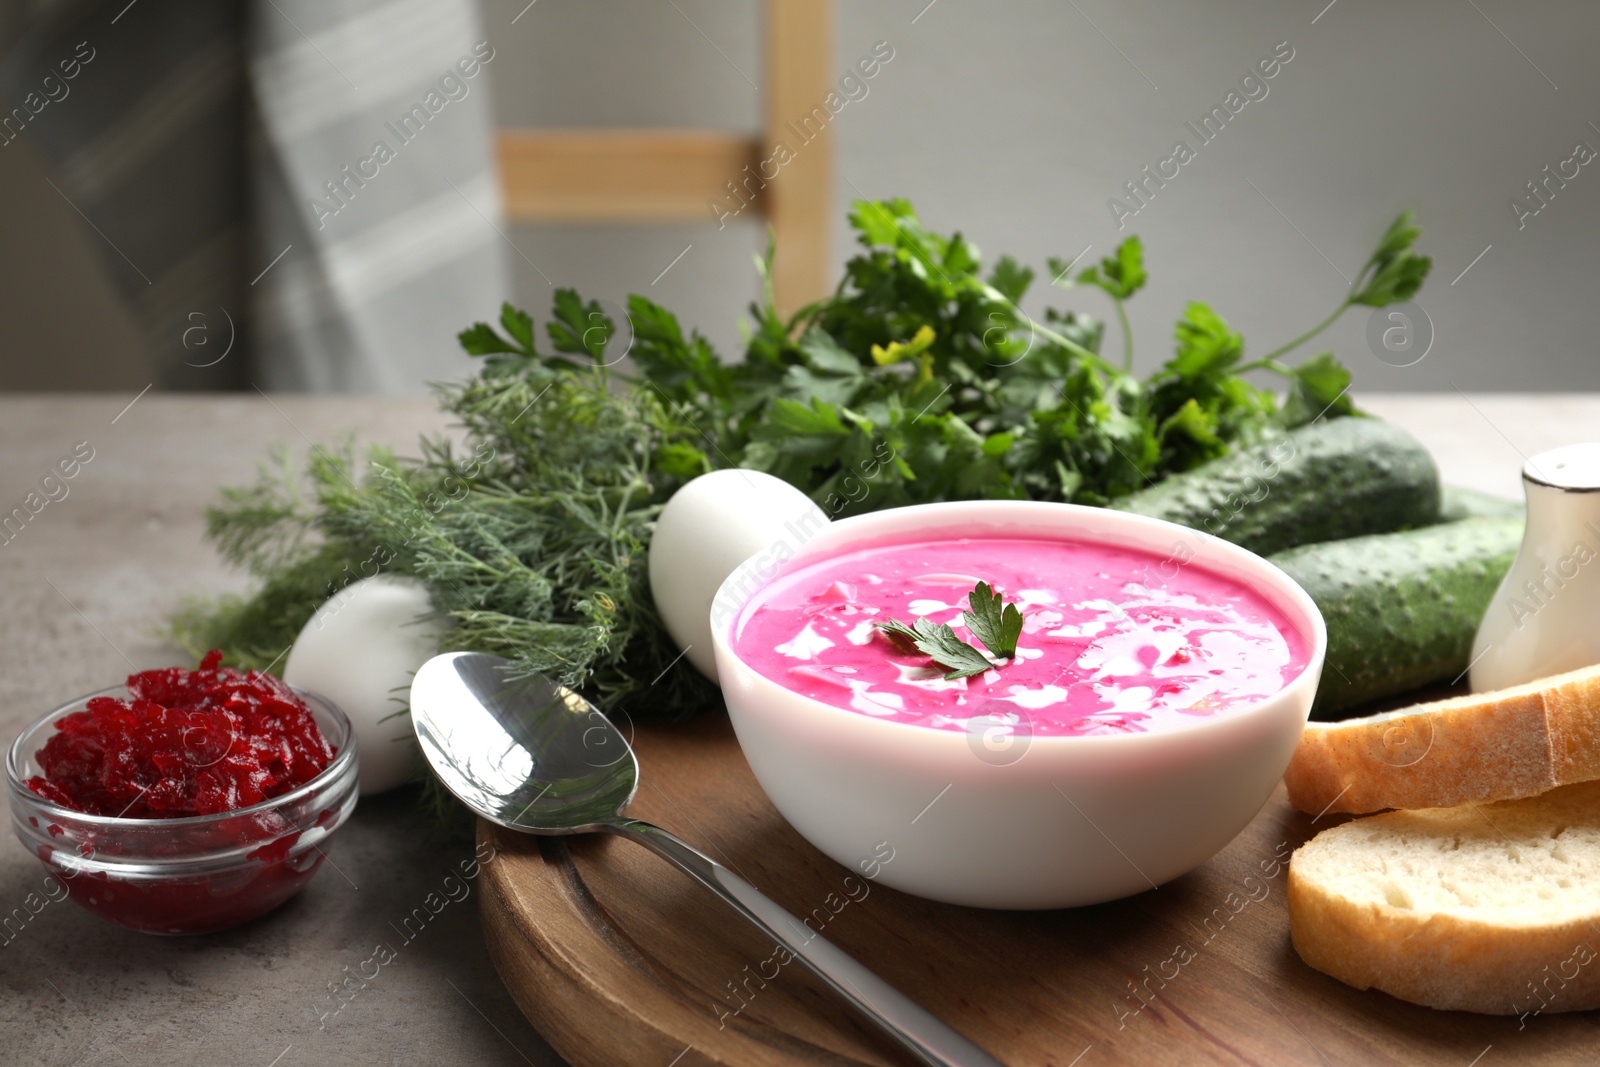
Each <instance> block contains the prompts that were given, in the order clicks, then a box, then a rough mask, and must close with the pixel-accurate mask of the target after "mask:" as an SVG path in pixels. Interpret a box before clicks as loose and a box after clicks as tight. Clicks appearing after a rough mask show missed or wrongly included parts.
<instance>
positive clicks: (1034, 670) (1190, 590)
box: [733, 537, 1311, 736]
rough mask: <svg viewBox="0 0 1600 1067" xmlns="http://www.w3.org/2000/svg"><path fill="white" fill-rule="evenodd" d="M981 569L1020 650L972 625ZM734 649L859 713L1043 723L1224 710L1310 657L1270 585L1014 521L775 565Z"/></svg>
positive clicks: (1253, 698)
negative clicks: (993, 643) (1261, 587)
mask: <svg viewBox="0 0 1600 1067" xmlns="http://www.w3.org/2000/svg"><path fill="white" fill-rule="evenodd" d="M979 582H982V583H985V584H986V585H987V586H988V587H990V589H992V591H993V593H995V594H997V595H998V596H999V597H1000V598H1001V600H1003V602H1004V603H1005V604H1007V605H1014V606H1015V608H1016V610H1017V611H1018V612H1019V613H1020V615H1021V630H1020V634H1018V635H1017V636H1016V637H1015V647H1014V650H1013V651H1012V654H1011V655H1009V656H1000V655H996V654H995V653H994V652H993V651H992V650H989V649H987V648H985V647H984V646H983V642H982V641H981V640H979V639H978V638H977V635H976V634H974V632H973V629H972V626H971V625H970V624H971V623H972V622H974V619H973V617H972V615H970V614H969V612H970V611H973V610H975V605H974V603H973V600H974V599H975V598H974V591H975V588H976V587H977V584H978V583H979ZM889 620H895V621H897V622H898V623H900V624H903V626H905V627H914V626H917V625H918V621H919V620H923V621H924V622H923V624H922V625H921V626H920V627H919V629H920V630H921V631H922V632H923V633H924V634H927V633H929V632H932V631H937V633H938V639H939V642H940V643H942V647H944V648H948V647H949V645H950V643H951V642H955V643H958V644H967V645H970V646H971V647H972V648H973V649H975V650H976V651H977V654H980V655H983V656H984V657H985V658H986V659H987V660H988V661H989V666H988V668H987V669H984V665H983V664H982V663H981V662H980V663H978V664H977V666H976V667H975V668H969V669H972V670H975V671H976V672H977V673H972V674H970V675H968V676H966V677H951V675H952V674H953V673H956V672H954V671H952V670H951V669H950V666H949V664H948V663H942V662H940V660H939V659H938V658H936V657H935V656H931V655H929V654H927V653H926V652H924V651H922V650H921V649H920V648H918V647H915V646H913V645H912V644H911V643H910V642H909V641H908V640H906V639H904V638H903V637H897V636H896V635H895V634H894V633H891V632H887V631H886V630H885V629H884V627H883V625H882V624H884V623H886V622H888V621H889ZM941 627H948V628H949V630H948V632H944V631H943V630H942V629H941ZM982 629H983V627H982V626H981V625H980V626H979V630H980V631H981V630H982ZM902 632H903V631H902ZM733 649H734V651H735V652H736V654H737V655H738V656H739V658H740V659H741V660H743V661H744V662H745V663H746V664H748V665H749V666H750V667H752V668H753V669H754V670H756V671H757V672H758V673H760V674H762V675H764V676H766V677H767V678H770V679H772V680H773V681H775V682H777V683H778V684H780V685H782V686H784V687H786V688H788V689H791V690H794V691H795V692H797V693H801V694H804V695H805V696H808V697H812V698H814V699H816V700H820V701H823V702H824V703H827V704H832V705H834V706H836V707H839V708H844V709H847V710H850V711H854V712H859V713H861V714H863V715H870V716H873V717H875V718H882V719H891V720H894V721H897V722H904V723H910V724H913V725H917V726H924V727H930V728H933V729H944V730H966V729H968V728H969V720H970V719H972V718H974V717H977V716H984V717H987V718H990V719H999V720H1001V721H1007V722H1023V721H1025V722H1027V723H1028V728H1029V730H1030V732H1031V733H1032V734H1033V735H1035V736H1039V735H1047V736H1048V735H1104V734H1127V733H1143V732H1146V731H1152V730H1161V729H1164V728H1170V727H1174V726H1178V725H1180V724H1183V723H1189V722H1193V721H1195V720H1196V719H1199V718H1206V717H1210V716H1215V715H1220V714H1225V713H1226V712H1227V711H1229V710H1230V709H1234V708H1243V707H1246V706H1248V705H1250V704H1253V703H1255V702H1257V701H1259V700H1262V699H1264V698H1266V697H1268V696H1271V695H1272V694H1273V693H1276V692H1277V691H1278V690H1280V689H1282V688H1283V687H1284V686H1285V685H1287V684H1288V683H1289V682H1290V681H1292V680H1293V679H1294V678H1295V677H1296V676H1297V675H1298V674H1300V673H1301V672H1302V671H1303V670H1304V669H1305V668H1306V666H1307V664H1308V663H1309V662H1310V658H1311V647H1310V644H1309V642H1307V640H1306V639H1305V638H1304V637H1303V636H1302V635H1301V634H1300V633H1299V632H1298V631H1297V630H1296V629H1295V628H1294V627H1293V626H1292V625H1291V624H1290V623H1289V621H1288V619H1287V618H1286V617H1285V616H1284V614H1283V613H1282V612H1281V611H1279V610H1278V609H1277V608H1276V607H1274V606H1273V604H1272V603H1270V602H1269V601H1268V600H1267V599H1266V598H1265V597H1264V596H1262V595H1261V594H1260V593H1257V592H1256V591H1255V590H1253V589H1251V588H1250V587H1249V586H1247V585H1245V584H1244V583H1242V582H1240V581H1237V580H1234V579H1232V578H1229V577H1227V576H1224V575H1221V574H1217V573H1214V572H1212V571H1208V570H1205V569H1203V568H1202V567H1200V566H1198V565H1197V564H1194V563H1189V564H1186V565H1176V564H1174V563H1173V562H1172V561H1170V560H1166V559H1164V558H1163V557H1161V556H1157V555H1154V554H1151V553H1147V552H1143V551H1139V550H1135V549H1128V548H1120V547H1114V546H1110V545H1102V544H1094V543H1089V542H1080V541H1069V540H1050V539H1045V538H1001V537H970V538H960V539H947V540H904V541H896V542H893V543H886V544H879V545H873V546H868V547H864V548H859V549H855V550H851V551H848V552H844V553H841V554H839V555H835V556H831V557H828V558H826V559H822V560H819V561H817V562H814V563H811V564H809V565H806V566H803V567H800V568H797V569H796V570H794V571H793V572H791V573H789V574H785V575H780V576H779V577H778V578H776V579H775V580H774V581H772V582H771V583H769V584H768V585H767V586H766V587H765V588H763V589H761V590H759V591H758V592H757V593H756V594H755V596H753V597H752V598H751V600H750V601H749V603H748V604H747V605H746V606H745V608H744V610H743V611H742V612H741V613H740V615H739V617H738V619H737V620H736V621H735V624H734V633H733ZM956 651H958V652H959V651H960V650H959V649H957V650H956ZM962 655H966V653H962Z"/></svg>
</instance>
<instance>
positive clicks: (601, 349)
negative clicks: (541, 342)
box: [544, 289, 616, 363]
mask: <svg viewBox="0 0 1600 1067" xmlns="http://www.w3.org/2000/svg"><path fill="white" fill-rule="evenodd" d="M552 310H553V311H554V313H555V317H554V318H552V319H551V320H550V321H549V322H547V323H545V327H544V328H545V332H546V333H548V334H549V335H550V343H551V344H552V345H553V346H555V350H556V351H557V352H565V353H567V354H569V355H574V356H581V357H583V360H584V362H588V361H590V360H593V361H594V362H596V363H600V362H603V361H604V360H605V350H606V343H607V342H608V341H610V340H611V336H612V334H613V333H614V332H615V331H616V324H615V323H613V322H612V321H611V316H610V315H607V314H606V313H605V311H604V310H603V309H602V308H601V307H600V302H599V301H598V300H591V301H589V302H588V303H584V301H583V298H582V297H581V296H579V295H578V291H577V290H576V289H557V290H556V295H555V306H554V308H553V309H552Z"/></svg>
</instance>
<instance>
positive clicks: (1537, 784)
mask: <svg viewBox="0 0 1600 1067" xmlns="http://www.w3.org/2000/svg"><path fill="white" fill-rule="evenodd" d="M1596 778H1600V666H1594V667H1585V668H1583V669H1582V670H1576V671H1570V672H1568V673H1566V674H1558V675H1555V676H1553V677H1550V678H1541V679H1539V680H1538V681H1534V682H1529V683H1527V684H1526V685H1519V686H1515V687H1513V688H1511V689H1499V690H1495V691H1493V692H1489V693H1474V694H1473V695H1471V696H1465V697H1454V698H1452V699H1450V700H1440V701H1435V702H1434V703H1431V704H1417V705H1415V706H1414V707H1409V708H1402V709H1400V710H1399V711H1390V712H1385V713H1384V714H1382V715H1372V716H1369V717H1367V718H1364V719H1346V720H1345V721H1343V722H1331V723H1320V722H1313V723H1307V724H1306V729H1305V733H1303V734H1302V735H1301V736H1300V743H1299V745H1298V746H1297V747H1296V748H1295V752H1294V758H1293V759H1291V760H1290V761H1289V769H1288V770H1287V771H1285V772H1284V775H1283V780H1284V784H1285V785H1287V786H1288V787H1289V803H1291V804H1293V805H1294V806H1295V807H1296V808H1298V809H1300V810H1301V811H1303V812H1306V813H1308V814H1312V815H1321V814H1322V813H1324V812H1335V811H1336V812H1355V813H1361V812H1369V811H1382V810H1383V809H1385V808H1445V807H1451V806H1453V805H1456V804H1465V803H1468V802H1469V801H1487V800H1511V799H1513V798H1516V797H1531V796H1537V795H1538V794H1540V793H1543V792H1545V791H1546V790H1549V789H1554V788H1555V787H1556V786H1559V785H1570V784H1572V783H1574V782H1587V781H1592V780H1594V779H1596Z"/></svg>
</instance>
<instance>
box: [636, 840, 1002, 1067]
mask: <svg viewBox="0 0 1600 1067" xmlns="http://www.w3.org/2000/svg"><path fill="white" fill-rule="evenodd" d="M605 829H606V830H608V831H610V832H612V833H615V834H617V835H619V836H621V837H626V838H630V839H632V840H634V841H637V842H639V843H640V844H641V845H644V846H645V847H646V848H648V849H650V851H652V852H654V853H655V854H656V855H658V856H661V857H662V858H663V859H666V860H669V861H671V862H672V863H675V864H677V865H678V866H679V867H681V868H682V869H683V870H684V871H687V872H688V873H689V874H691V875H693V876H694V878H695V880H697V881H698V882H700V884H702V885H704V886H705V887H706V888H708V889H710V890H711V891H712V892H713V893H715V894H717V896H719V897H721V898H722V899H723V900H725V901H727V902H728V903H729V904H730V905H732V906H733V909H734V910H735V911H737V912H738V913H739V914H740V915H743V916H744V917H745V918H746V919H748V920H750V922H751V923H752V924H754V925H755V926H756V927H757V928H758V929H759V930H761V932H762V933H764V934H766V935H767V936H768V937H770V938H772V940H773V941H775V942H777V944H778V945H779V946H781V947H782V948H784V949H787V950H788V951H789V952H790V953H791V954H792V955H793V956H794V957H795V958H796V959H798V960H799V961H800V962H802V963H804V964H805V965H806V966H807V967H809V968H811V970H813V971H815V972H816V974H817V976H818V977H819V978H821V979H822V980H823V981H824V982H826V983H827V984H828V986H829V987H830V988H832V989H833V991H834V992H835V993H837V994H839V996H841V997H843V998H844V999H845V1000H846V1001H847V1002H849V1003H850V1004H851V1005H852V1006H853V1007H854V1008H855V1009H856V1010H857V1011H859V1012H860V1013H861V1014H862V1015H864V1016H865V1017H866V1018H867V1019H868V1020H869V1021H870V1022H872V1023H874V1024H875V1025H877V1026H878V1028H879V1029H881V1030H883V1032H884V1033H886V1034H888V1035H889V1036H890V1037H892V1038H894V1039H895V1040H896V1041H898V1042H900V1044H902V1045H904V1046H905V1047H906V1048H907V1049H908V1050H910V1051H911V1052H912V1053H914V1054H915V1055H916V1057H917V1058H918V1060H920V1061H921V1062H922V1063H924V1064H928V1065H929V1067H1004V1065H1003V1064H1001V1063H1000V1061H999V1060H997V1059H995V1058H994V1057H993V1056H991V1055H989V1054H988V1053H987V1052H985V1051H983V1049H981V1048H979V1047H978V1046H977V1045H974V1044H973V1043H972V1042H970V1041H968V1040H967V1039H966V1038H964V1037H962V1036H961V1035H960V1034H958V1033H956V1032H955V1031H954V1030H952V1029H950V1027H948V1026H946V1025H945V1024H944V1023H942V1022H940V1021H939V1020H938V1019H936V1018H934V1017H933V1016H932V1015H930V1014H929V1013H928V1012H927V1011H925V1010H924V1009H922V1008H921V1007H919V1006H917V1004H916V1003H914V1002H913V1001H912V1000H911V999H910V998H909V997H907V996H905V995H904V994H903V993H901V992H900V991H899V990H898V989H895V988H894V987H893V986H891V985H890V984H889V983H888V982H885V981H884V980H883V979H881V978H879V977H878V976H877V975H875V974H873V973H872V972H871V971H869V970H867V968H865V967H863V966H862V965H861V964H859V963H857V962H856V961H855V960H854V959H852V958H850V957H849V956H848V955H846V954H845V953H844V952H842V951H841V950H840V949H838V948H837V947H835V946H834V945H833V944H831V943H830V942H828V941H827V940H825V939H824V938H823V937H822V936H821V935H820V934H817V933H813V932H812V931H811V930H810V929H808V928H807V927H805V926H804V925H802V924H801V922H800V920H799V919H796V918H795V917H794V916H793V915H790V914H789V913H788V912H787V911H784V910H783V909H782V908H780V907H779V906H778V905H777V904H774V903H773V902H772V901H771V900H770V899H768V897H767V896H766V894H764V893H762V892H761V891H760V890H759V889H757V888H756V887H755V886H753V885H751V884H750V883H749V882H747V881H745V880H744V879H743V878H740V877H739V876H738V875H737V874H734V873H733V872H732V871H730V870H728V868H726V867H724V866H722V864H720V863H718V862H717V861H716V860H714V859H712V858H711V857H710V856H707V855H706V854H705V853H704V852H701V851H700V850H699V849H697V848H695V847H694V846H693V845H690V844H688V843H687V842H685V841H683V840H681V839H679V838H678V837H676V836H674V835H673V834H671V833H670V832H668V831H666V830H663V829H662V828H661V827H659V826H656V825H654V824H652V823H647V822H641V821H640V820H638V819H618V820H617V821H616V822H612V823H607V824H605Z"/></svg>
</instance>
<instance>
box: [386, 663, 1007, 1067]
mask: <svg viewBox="0 0 1600 1067" xmlns="http://www.w3.org/2000/svg"><path fill="white" fill-rule="evenodd" d="M509 666H510V661H509V660H505V659H501V658H500V657H499V656H487V655H483V654H481V653H476V652H449V653H446V654H444V655H441V656H435V657H434V658H433V659H431V660H429V661H428V662H427V663H425V664H423V665H422V668H421V669H420V670H418V671H417V674H416V677H415V678H414V679H413V680H412V682H411V721H412V724H413V725H414V726H415V728H416V731H417V740H418V741H419V742H421V744H422V751H423V754H424V755H425V756H427V758H428V762H429V763H430V764H431V765H432V766H433V769H434V771H435V773H437V774H438V775H439V778H440V780H441V781H443V782H444V784H445V786H446V787H447V788H448V789H449V790H450V791H451V792H452V793H454V794H455V795H456V796H457V797H459V798H460V799H461V802H462V803H463V804H465V805H466V806H467V807H469V808H471V809H472V810H473V811H475V812H477V813H478V814H479V815H482V816H483V817H484V818H485V819H488V820H489V821H490V822H492V823H496V824H498V825H500V826H504V827H506V828H507V829H509V830H520V831H522V832H524V833H530V834H583V833H591V832H602V833H610V834H616V835H617V836H618V837H626V838H628V839H630V840H632V841H637V842H639V843H640V844H641V845H644V846H645V847H646V848H648V849H650V851H652V852H654V853H655V854H656V855H658V856H661V857H662V858H664V859H667V860H670V861H671V862H673V863H675V864H677V865H678V866H679V867H681V868H682V869H683V870H684V871H686V872H688V873H689V874H690V875H692V876H693V877H694V878H695V879H696V880H697V881H699V882H700V883H701V884H702V885H704V886H705V887H706V888H708V889H710V890H711V891H712V892H713V893H715V894H717V896H719V897H721V898H722V899H723V900H725V901H727V902H728V904H730V905H731V906H732V907H733V909H734V910H735V911H737V912H738V913H739V914H740V915H743V916H744V917H745V918H746V919H748V920H750V922H751V923H753V924H754V925H755V926H756V927H757V928H758V929H760V930H761V932H762V933H764V934H765V935H766V936H768V937H770V938H772V940H773V941H775V942H776V943H777V944H778V945H780V946H781V947H783V948H784V949H787V950H788V951H789V952H790V953H792V954H793V955H794V957H795V958H796V959H798V960H800V961H801V962H802V963H804V964H805V965H806V966H807V967H809V968H811V970H813V971H815V972H816V974H817V976H818V977H820V978H821V979H822V980H823V981H824V982H826V983H827V984H828V986H829V987H830V988H831V989H832V990H833V991H834V992H835V993H837V994H839V996H841V997H843V998H844V999H845V1001H847V1002H848V1003H849V1004H851V1005H852V1006H853V1007H854V1008H855V1009H856V1010H857V1011H859V1012H861V1014H862V1015H863V1016H865V1017H866V1018H867V1019H868V1020H869V1021H871V1022H872V1023H874V1024H876V1025H877V1026H878V1027H879V1028H880V1029H882V1030H883V1031H884V1033H886V1034H888V1035H889V1036H890V1037H892V1038H894V1039H895V1040H896V1041H898V1042H900V1044H902V1045H904V1046H905V1047H906V1048H907V1049H909V1050H910V1051H911V1052H912V1053H913V1054H915V1055H916V1057H917V1058H918V1059H919V1060H920V1061H921V1062H922V1063H925V1064H930V1065H932V1067H1002V1065H1001V1064H1000V1061H998V1060H996V1059H995V1058H994V1057H993V1056H990V1055H989V1054H988V1053H987V1052H984V1051H983V1050H982V1049H980V1048H979V1047H978V1046H976V1045H974V1044H973V1043H972V1042H970V1041H968V1040H967V1039H966V1038H964V1037H962V1036H961V1035H960V1034H958V1033H956V1032H955V1031H954V1030H952V1029H950V1027H948V1026H946V1025H945V1024H944V1023H942V1022H940V1021H939V1020H938V1019H936V1018H934V1017H933V1016H932V1015H930V1014H928V1013H927V1012H926V1011H924V1010H923V1009H922V1008H919V1007H918V1006H917V1005H916V1004H914V1003H913V1002H912V1001H911V1000H910V999H908V998H907V997H905V996H904V995H903V994H901V993H900V992H899V991H898V990H896V989H895V988H894V987H893V986H891V985H889V984H888V983H887V982H885V981H884V980H883V979H881V978H879V977H878V976H877V975H875V974H873V973H872V972H871V971H869V970H867V969H866V968H865V967H863V966H861V964H859V963H857V962H856V961H855V960H853V959H851V958H850V957H849V956H847V955H845V954H844V953H843V952H841V951H840V950H839V949H837V948H835V947H834V946H833V945H831V944H829V943H828V942H827V941H825V940H823V938H822V937H820V936H818V935H817V934H814V933H812V932H811V931H810V930H809V929H807V928H806V927H805V926H803V925H801V923H800V921H799V920H798V919H796V918H795V917H794V916H792V915H790V914H789V913H788V912H786V911H784V910H783V909H782V908H780V907H778V905H776V904H774V903H773V902H772V901H771V900H768V899H767V898H766V896H764V895H763V894H762V893H761V892H760V891H759V890H757V889H756V888H755V887H754V886H752V885H751V884H750V883H749V882H746V881H745V880H744V879H743V878H740V877H739V876H738V875H737V874H734V873H733V872H732V871H730V870H728V869H727V868H726V867H724V866H722V865H721V864H720V863H718V862H717V861H716V860H713V859H712V858H711V857H709V856H707V855H706V854H705V853H703V852H701V851H700V850H699V849H696V848H694V847H693V846H692V845H689V844H687V843H686V842H684V841H680V840H679V839H678V838H676V837H674V836H673V835H672V834H670V833H668V832H667V831H666V830H663V829H661V827H659V826H652V825H651V824H650V823H647V822H640V821H639V820H638V819H630V818H627V817H625V816H624V815H623V814H622V810H623V809H624V808H626V807H627V806H628V803H629V801H631V800H632V799H633V795H634V793H635V791H637V789H638V788H639V764H638V761H637V760H635V759H634V755H633V749H632V748H630V747H629V746H628V742H627V740H626V739H624V738H623V736H622V734H621V733H619V732H618V731H617V728H616V727H615V726H614V725H612V723H611V720H609V719H607V718H606V717H605V715H603V714H602V713H601V712H600V710H599V709H598V708H596V707H595V706H594V705H593V704H590V703H589V702H588V701H587V700H585V699H584V698H583V697H581V696H579V695H578V694H577V693H574V692H573V691H572V690H570V689H566V688H563V687H561V686H558V685H556V684H555V683H553V682H551V681H550V680H549V679H547V678H543V677H539V676H534V677H531V678H514V677H512V676H511V675H510V673H509V672H508V671H506V670H505V668H507V667H509Z"/></svg>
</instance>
